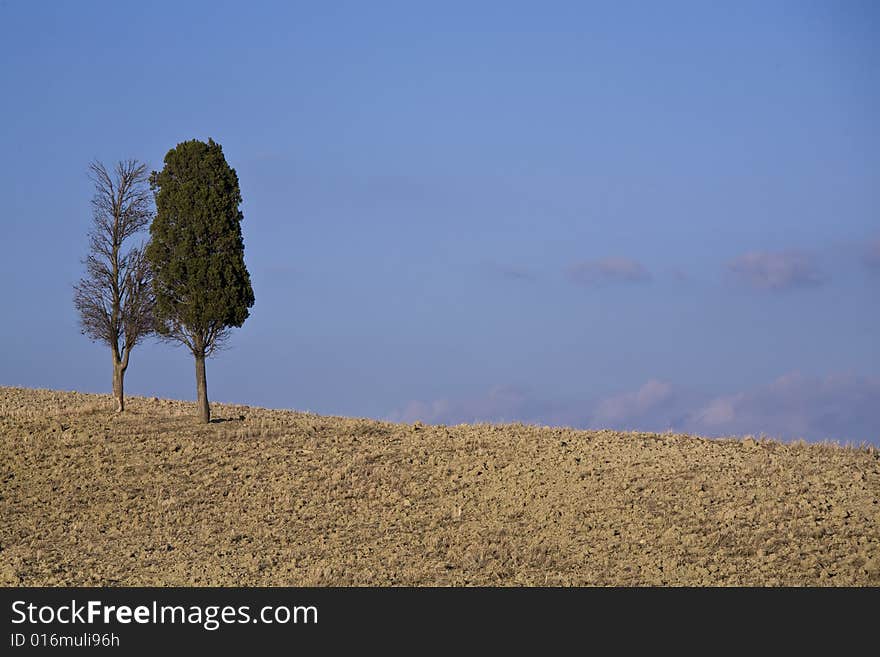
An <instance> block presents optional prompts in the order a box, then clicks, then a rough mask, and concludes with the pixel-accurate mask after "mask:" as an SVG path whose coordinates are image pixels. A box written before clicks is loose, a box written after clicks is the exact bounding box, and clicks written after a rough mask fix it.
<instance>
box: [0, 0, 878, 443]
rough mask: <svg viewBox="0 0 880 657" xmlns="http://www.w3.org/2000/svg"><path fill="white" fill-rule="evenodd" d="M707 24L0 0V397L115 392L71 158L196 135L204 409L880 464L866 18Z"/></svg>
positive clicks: (526, 6) (147, 358)
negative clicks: (205, 235) (84, 326)
mask: <svg viewBox="0 0 880 657" xmlns="http://www.w3.org/2000/svg"><path fill="white" fill-rule="evenodd" d="M725 4H726V5H727V6H722V5H721V4H720V3H702V2H693V3H690V2H687V3H685V2H670V3H648V2H637V3H626V2H623V3H620V2H614V3H611V2H609V3H601V4H600V3H584V2H572V3H554V2H541V3H538V2H533V3H510V2H504V3H500V2H499V3H491V2H486V3H472V2H467V3H456V2H444V3H431V5H430V6H429V5H428V3H404V2H379V3H354V2H352V3H335V2H328V3H308V4H305V3H222V2H210V3H196V2H193V3H179V4H178V3H150V4H143V3H118V2H89V3H72V2H44V3H36V2H22V1H18V0H0V61H2V65H0V85H2V88H3V90H4V94H3V96H4V100H3V102H2V104H0V125H2V126H3V128H2V130H0V147H2V150H3V153H4V157H3V158H2V161H0V192H2V196H3V199H4V201H5V203H4V208H3V211H2V219H0V221H2V228H3V233H4V235H5V239H4V240H3V241H2V243H0V256H2V257H0V275H2V279H0V280H2V283H0V285H2V293H3V297H4V302H5V303H4V305H5V307H6V308H7V309H8V311H9V314H7V316H6V319H5V321H4V322H2V323H0V344H2V345H3V347H2V360H0V384H5V385H26V386H36V387H46V388H60V389H68V390H69V389H76V390H83V391H95V392H106V391H109V389H110V374H111V368H110V356H109V354H108V353H107V349H106V348H102V347H101V346H100V345H94V344H92V343H90V342H89V341H88V340H87V339H86V338H84V337H83V336H81V335H80V334H79V331H78V328H77V317H76V315H75V312H74V309H73V305H72V301H71V298H72V289H71V286H72V285H73V283H75V282H76V280H77V279H78V278H79V276H80V275H81V272H82V267H81V265H80V259H81V258H82V257H84V255H85V250H86V237H85V235H86V231H87V230H88V228H89V221H90V216H89V199H90V197H91V194H92V188H91V186H90V183H89V180H88V178H87V174H86V167H87V165H88V163H89V161H91V160H92V159H96V158H97V159H100V160H103V161H104V162H106V163H108V164H109V163H113V162H115V161H116V160H118V159H121V158H128V157H135V158H138V159H141V160H143V161H146V162H147V163H149V164H150V165H151V167H152V168H159V167H161V164H162V158H163V157H164V154H165V153H166V152H167V150H168V149H169V148H172V147H173V146H174V145H176V144H177V143H178V142H180V141H183V140H186V139H192V138H199V139H207V138H208V137H212V138H214V139H215V140H217V141H219V142H220V143H221V144H222V145H223V147H224V152H225V154H226V157H227V159H228V160H229V162H230V164H231V165H232V166H233V167H235V168H236V170H237V172H238V175H239V178H240V181H241V187H242V195H243V198H244V203H243V206H242V209H243V212H244V217H245V219H244V222H243V224H242V229H243V233H244V238H245V245H246V254H245V257H246V262H247V264H248V267H249V269H250V271H251V275H252V279H253V285H254V291H255V295H256V304H255V306H254V308H253V310H252V315H251V318H250V319H249V320H248V321H247V323H246V324H245V326H244V327H243V328H242V329H240V330H238V331H236V332H235V334H234V336H233V338H232V340H231V344H230V348H229V349H228V350H227V351H225V352H223V353H221V354H220V355H219V356H218V357H217V358H215V359H214V360H212V361H211V362H210V363H209V364H208V390H209V396H210V398H211V399H213V400H218V401H236V402H242V403H250V404H255V405H262V406H274V407H283V408H296V409H307V410H311V411H315V412H320V413H330V414H336V415H354V416H368V417H377V418H390V419H399V420H404V421H415V420H422V421H428V422H441V423H456V422H461V421H474V420H505V421H516V420H521V421H526V422H534V423H538V424H566V425H574V426H579V427H600V426H610V427H614V428H620V429H644V430H658V431H662V430H665V429H669V428H672V429H677V430H682V431H693V432H699V433H703V434H706V435H727V434H745V433H752V434H760V433H765V434H768V435H775V436H780V437H783V438H796V437H806V438H807V439H811V440H812V439H823V438H827V439H839V440H845V441H851V442H859V441H870V442H874V443H875V444H880V346H878V343H880V341H878V337H877V336H878V326H880V305H878V303H877V299H878V292H880V213H878V208H880V134H878V129H877V117H878V116H880V70H878V66H880V11H878V9H877V8H876V5H875V3H872V2H744V3H725ZM126 387H127V392H129V393H131V394H144V395H158V396H167V397H176V398H185V399H186V398H189V399H192V398H194V395H195V382H194V371H193V363H192V358H191V357H190V356H189V354H188V353H187V352H186V351H185V350H182V349H176V348H174V347H171V346H169V345H166V344H158V343H153V344H147V345H143V346H141V347H139V348H138V349H137V350H136V351H135V352H134V353H133V354H132V361H131V366H130V368H129V371H128V374H127V377H126Z"/></svg>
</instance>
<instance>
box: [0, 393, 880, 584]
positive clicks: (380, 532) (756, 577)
mask: <svg viewBox="0 0 880 657" xmlns="http://www.w3.org/2000/svg"><path fill="white" fill-rule="evenodd" d="M110 408H111V402H110V398H109V396H101V395H85V394H79V393H63V392H52V391H39V390H25V389H17V388H0V434H2V472H0V474H2V477H3V488H2V499H0V512H2V519H3V521H2V524H0V548H2V551H0V583H2V584H5V585H101V584H107V585H183V586H187V585H296V586H298V585H403V584H407V585H447V584H452V585H643V584H671V585H708V584H711V585H717V584H721V585H734V584H737V585H775V584H785V585H793V584H820V585H824V584H829V585H880V454H878V452H877V450H873V449H845V448H840V447H836V446H828V445H803V444H801V445H785V444H780V443H775V442H755V441H745V442H743V441H708V440H704V439H700V438H693V437H686V436H676V435H656V434H635V433H629V434H622V433H614V432H610V431H599V432H590V431H572V430H566V429H549V428H545V429H541V428H537V427H531V426H523V425H504V426H494V425H461V426H457V427H442V426H438V427H434V426H431V427H428V426H420V425H401V424H390V423H384V422H376V421H371V420H358V419H346V418H334V417H322V416H316V415H312V414H307V413H297V412H289V411H275V410H266V409H257V408H249V407H245V406H227V405H220V404H217V405H214V414H215V417H216V418H218V419H222V420H223V421H220V422H215V423H213V424H211V425H208V426H205V425H199V424H197V423H196V422H195V421H194V419H193V418H192V416H193V415H194V414H195V405H194V404H191V403H186V402H177V401H160V400H155V399H153V400H150V399H144V398H130V400H129V405H128V408H129V409H130V410H128V411H126V413H125V414H123V415H122V416H115V415H114V414H112V413H111V412H109V409H110Z"/></svg>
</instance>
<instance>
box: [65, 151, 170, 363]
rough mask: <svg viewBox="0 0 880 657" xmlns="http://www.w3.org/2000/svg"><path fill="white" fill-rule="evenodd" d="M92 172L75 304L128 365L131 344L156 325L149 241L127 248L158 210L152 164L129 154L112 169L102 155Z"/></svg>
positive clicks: (87, 329) (86, 330)
mask: <svg viewBox="0 0 880 657" xmlns="http://www.w3.org/2000/svg"><path fill="white" fill-rule="evenodd" d="M89 178H90V179H91V181H92V183H93V184H94V188H95V194H94V196H93V197H92V202H91V205H92V229H91V230H90V231H89V235H88V238H89V242H88V244H89V254H88V256H87V257H86V259H85V260H84V261H83V264H84V265H85V270H86V275H85V277H84V278H83V279H82V280H80V282H79V283H78V284H77V285H75V286H74V306H75V307H76V309H77V311H78V312H79V315H80V326H81V328H82V332H83V334H85V335H87V336H88V337H89V338H91V339H92V340H95V341H97V342H103V343H105V344H107V345H108V346H109V347H110V348H111V349H112V350H113V353H114V357H115V359H116V360H117V361H122V362H123V363H124V365H127V364H128V355H129V353H130V352H131V349H132V348H133V347H134V346H135V345H137V344H138V343H139V342H140V341H141V340H142V339H143V338H144V337H146V336H147V335H149V334H150V333H152V332H153V331H154V329H155V327H154V320H153V307H154V303H155V300H154V296H153V288H152V274H151V272H150V268H149V265H148V264H147V262H146V259H145V258H144V255H143V252H144V249H143V245H142V244H141V245H139V246H136V247H132V248H130V249H128V250H127V251H126V250H125V244H126V241H127V240H128V239H129V238H131V237H132V236H133V235H135V234H136V233H138V232H140V231H142V230H143V229H144V228H146V227H147V225H148V224H149V222H150V220H151V219H152V216H153V209H152V195H151V193H150V189H149V173H148V168H147V166H146V165H145V164H141V163H139V162H138V161H137V160H123V161H121V162H118V163H117V164H116V166H115V167H114V168H113V170H112V171H109V170H108V169H107V168H106V167H105V166H104V165H103V164H102V163H101V162H97V161H96V162H92V163H91V164H89Z"/></svg>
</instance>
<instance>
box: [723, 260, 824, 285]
mask: <svg viewBox="0 0 880 657" xmlns="http://www.w3.org/2000/svg"><path fill="white" fill-rule="evenodd" d="M727 267H728V271H730V272H731V273H732V274H733V275H734V276H736V277H737V278H738V279H739V280H740V281H742V282H743V283H745V284H747V285H750V286H751V287H754V288H757V289H760V290H788V289H792V288H799V287H815V286H817V285H821V284H822V283H824V282H825V275H824V274H823V273H822V271H821V269H820V268H819V265H818V263H817V262H816V259H815V257H813V256H812V255H810V254H807V253H803V252H801V251H780V252H775V253H769V252H762V251H753V252H751V253H746V254H744V255H741V256H740V257H738V258H736V259H735V260H732V261H731V262H729V263H728V265H727Z"/></svg>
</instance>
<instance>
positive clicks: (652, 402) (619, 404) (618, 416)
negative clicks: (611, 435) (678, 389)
mask: <svg viewBox="0 0 880 657" xmlns="http://www.w3.org/2000/svg"><path fill="white" fill-rule="evenodd" d="M674 396H675V393H674V392H673V388H672V385H671V384H669V383H667V382H665V381H657V380H651V381H648V382H647V383H645V384H644V385H643V386H641V387H640V388H639V389H638V390H636V391H635V392H625V393H621V394H618V395H613V396H610V397H605V398H603V399H600V400H599V402H598V403H597V404H596V408H595V411H594V412H593V413H592V415H591V419H592V421H593V422H597V423H599V424H602V425H605V424H616V423H620V422H634V421H637V420H639V419H644V418H646V417H652V416H653V414H655V413H656V412H657V411H658V410H661V409H663V408H668V407H669V405H670V403H671V402H672V401H673V400H674Z"/></svg>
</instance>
